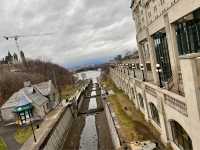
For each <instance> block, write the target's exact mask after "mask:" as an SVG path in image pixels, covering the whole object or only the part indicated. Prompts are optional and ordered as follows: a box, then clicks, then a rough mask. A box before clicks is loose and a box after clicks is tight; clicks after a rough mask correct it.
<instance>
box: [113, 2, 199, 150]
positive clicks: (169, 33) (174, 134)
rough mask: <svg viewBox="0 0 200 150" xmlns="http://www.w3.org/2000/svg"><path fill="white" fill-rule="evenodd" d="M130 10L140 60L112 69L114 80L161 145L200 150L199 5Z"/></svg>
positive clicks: (151, 4) (139, 5)
mask: <svg viewBox="0 0 200 150" xmlns="http://www.w3.org/2000/svg"><path fill="white" fill-rule="evenodd" d="M131 10H132V13H133V19H134V21H135V24H136V31H137V43H138V49H139V50H138V52H139V60H136V61H131V62H127V65H126V64H125V63H124V64H123V62H122V63H118V64H113V65H111V67H110V75H111V78H112V79H113V81H114V82H115V84H116V85H117V87H118V88H120V89H122V90H123V91H125V93H126V94H127V95H128V96H129V97H130V99H132V100H133V102H134V104H135V105H136V107H137V108H138V109H140V110H141V112H143V113H144V116H145V118H146V120H147V121H150V122H151V123H152V124H153V125H154V126H155V128H157V130H158V131H159V132H160V133H161V139H162V141H163V143H165V144H171V146H172V147H173V149H174V150H200V91H199V89H200V75H199V74H200V59H199V58H200V53H199V52H200V0H190V1H189V0H133V1H132V3H131ZM135 62H138V63H136V64H135ZM128 64H135V65H128ZM131 66H134V67H131Z"/></svg>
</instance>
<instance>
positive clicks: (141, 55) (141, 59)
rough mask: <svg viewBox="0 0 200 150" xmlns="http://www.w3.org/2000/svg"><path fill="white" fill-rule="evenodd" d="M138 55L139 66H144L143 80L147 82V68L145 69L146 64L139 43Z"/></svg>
mask: <svg viewBox="0 0 200 150" xmlns="http://www.w3.org/2000/svg"><path fill="white" fill-rule="evenodd" d="M138 48H139V49H138V53H139V57H140V64H143V65H144V78H145V79H146V80H147V67H146V62H145V59H144V51H143V47H142V45H141V44H140V43H138Z"/></svg>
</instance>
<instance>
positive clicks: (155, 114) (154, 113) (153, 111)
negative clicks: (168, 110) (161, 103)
mask: <svg viewBox="0 0 200 150" xmlns="http://www.w3.org/2000/svg"><path fill="white" fill-rule="evenodd" d="M149 106H150V111H151V119H152V120H153V121H154V122H155V123H156V124H158V125H159V126H160V118H159V113H158V110H157V108H156V106H155V105H154V104H153V103H150V104H149Z"/></svg>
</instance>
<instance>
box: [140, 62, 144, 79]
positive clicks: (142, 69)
mask: <svg viewBox="0 0 200 150" xmlns="http://www.w3.org/2000/svg"><path fill="white" fill-rule="evenodd" d="M140 70H141V71H142V77H143V81H145V78H144V65H143V64H140Z"/></svg>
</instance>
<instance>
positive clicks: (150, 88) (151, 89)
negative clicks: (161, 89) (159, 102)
mask: <svg viewBox="0 0 200 150" xmlns="http://www.w3.org/2000/svg"><path fill="white" fill-rule="evenodd" d="M145 89H146V92H147V93H149V94H151V95H152V96H154V97H157V93H156V90H155V89H153V88H152V87H150V86H148V85H146V86H145Z"/></svg>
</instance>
